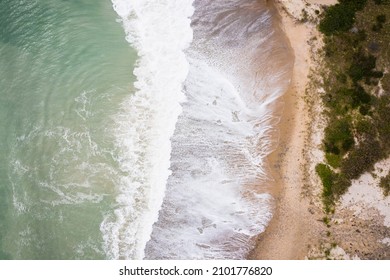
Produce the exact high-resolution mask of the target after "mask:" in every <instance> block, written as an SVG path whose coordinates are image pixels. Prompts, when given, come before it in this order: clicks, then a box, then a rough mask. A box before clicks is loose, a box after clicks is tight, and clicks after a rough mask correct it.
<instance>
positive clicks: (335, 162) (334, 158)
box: [325, 153, 341, 168]
mask: <svg viewBox="0 0 390 280" xmlns="http://www.w3.org/2000/svg"><path fill="white" fill-rule="evenodd" d="M325 158H326V162H327V163H328V164H329V165H330V166H332V167H333V168H339V167H340V163H341V156H340V155H335V154H331V153H327V154H325Z"/></svg>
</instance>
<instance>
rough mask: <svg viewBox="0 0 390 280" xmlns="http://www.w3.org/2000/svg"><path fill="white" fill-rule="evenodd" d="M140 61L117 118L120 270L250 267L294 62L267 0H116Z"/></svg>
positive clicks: (266, 209) (114, 224)
mask: <svg viewBox="0 0 390 280" xmlns="http://www.w3.org/2000/svg"><path fill="white" fill-rule="evenodd" d="M112 3H113V7H114V9H115V11H116V12H117V14H118V15H119V17H120V22H121V24H122V26H123V28H124V30H125V33H126V39H127V41H128V42H129V43H130V45H131V46H132V47H134V48H135V49H136V50H137V52H138V56H139V60H138V65H137V67H136V69H135V70H134V74H135V76H136V78H137V82H136V83H135V88H136V93H135V94H134V95H132V96H129V97H128V99H127V100H126V101H125V102H124V103H123V104H122V108H121V110H120V112H119V113H118V114H117V115H116V116H115V122H116V124H117V129H116V130H115V135H116V136H115V137H116V146H117V149H118V150H121V151H122V152H121V156H120V158H119V159H116V160H118V161H119V162H120V164H119V165H120V170H121V180H120V185H119V186H117V197H116V205H115V209H114V210H113V211H112V212H111V213H107V215H106V217H105V219H104V221H103V222H102V224H101V232H102V234H103V239H104V244H105V252H106V254H107V256H108V257H109V258H113V259H142V258H146V259H242V258H245V256H246V255H247V254H248V252H249V251H250V250H251V249H252V248H253V246H254V241H253V237H254V236H256V235H257V234H259V233H261V232H262V231H263V230H264V228H265V226H266V225H267V223H268V222H269V220H270V218H271V216H272V214H271V202H272V198H271V196H270V195H269V194H268V187H269V186H267V183H266V179H267V175H266V172H265V165H264V158H265V157H266V156H267V155H268V154H269V153H270V151H271V149H272V141H271V138H270V136H271V132H272V129H273V125H274V124H275V122H276V119H275V117H274V116H273V113H275V112H274V107H275V106H274V105H275V100H276V99H277V98H278V97H280V96H281V95H282V94H283V92H284V91H285V90H286V88H287V86H288V84H289V81H290V75H291V67H292V64H291V53H290V49H289V46H288V44H287V43H286V40H285V38H284V37H283V35H282V32H281V31H280V29H279V26H278V22H277V20H276V15H275V11H274V9H273V8H272V7H268V6H267V4H266V1H242V0H230V1H227V0H214V1H211V0H208V1H206V0H203V1H201V0H198V1H192V0H160V1H155V0H137V1H131V0H112Z"/></svg>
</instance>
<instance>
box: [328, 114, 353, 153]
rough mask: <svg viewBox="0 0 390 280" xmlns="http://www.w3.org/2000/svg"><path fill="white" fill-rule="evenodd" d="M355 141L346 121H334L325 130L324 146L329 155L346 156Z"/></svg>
mask: <svg viewBox="0 0 390 280" xmlns="http://www.w3.org/2000/svg"><path fill="white" fill-rule="evenodd" d="M354 143H355V141H354V139H353V135H352V132H351V128H350V124H349V122H348V121H347V120H346V119H341V120H332V121H331V123H329V125H328V127H327V128H326V129H325V139H324V146H325V151H326V152H327V153H332V154H335V155H338V154H345V153H346V152H347V151H349V150H350V148H351V147H352V146H353V145H354Z"/></svg>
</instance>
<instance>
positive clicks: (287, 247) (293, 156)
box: [249, 0, 390, 260]
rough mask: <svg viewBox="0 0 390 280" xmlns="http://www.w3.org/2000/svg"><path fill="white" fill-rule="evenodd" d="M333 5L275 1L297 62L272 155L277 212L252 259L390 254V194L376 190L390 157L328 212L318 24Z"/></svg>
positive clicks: (378, 256) (330, 0) (326, 1)
mask: <svg viewBox="0 0 390 280" xmlns="http://www.w3.org/2000/svg"><path fill="white" fill-rule="evenodd" d="M335 3H337V1H335V0H324V1H321V0H312V1H304V0H277V1H275V4H276V6H277V8H278V10H279V14H280V16H281V25H282V29H283V30H284V32H285V34H286V36H287V37H288V39H289V41H290V45H291V48H292V49H293V52H294V56H295V62H294V69H293V78H292V82H291V86H290V89H289V91H288V92H286V94H285V95H284V97H283V100H282V101H281V102H283V103H284V111H283V115H282V118H281V121H280V123H279V125H278V130H279V142H278V146H277V148H276V150H275V151H274V152H273V153H272V154H271V155H270V157H269V166H270V167H271V174H272V178H273V181H272V182H271V184H272V186H273V187H275V189H276V191H275V192H274V193H272V194H273V196H274V197H275V212H274V215H273V218H272V220H271V222H270V224H269V226H268V227H267V228H266V230H265V232H263V233H262V234H260V235H259V236H258V240H257V246H256V248H255V249H254V250H253V251H252V252H251V254H250V255H249V259H276V260H283V259H389V258H390V241H389V240H390V238H389V237H390V223H389V221H390V198H389V197H384V196H383V195H382V191H381V190H380V189H379V187H378V185H379V183H378V182H379V179H380V178H381V176H384V174H386V172H388V171H389V170H390V159H386V160H384V161H382V162H378V163H377V164H376V165H375V170H374V171H373V172H371V173H365V174H363V175H362V176H361V177H360V178H359V179H358V180H354V181H353V182H352V186H351V187H350V188H349V190H348V191H347V193H346V194H344V195H343V196H342V197H341V198H340V200H339V201H338V202H337V204H336V211H335V213H333V214H332V215H330V216H329V217H328V216H326V215H325V213H324V211H323V205H322V202H321V192H322V184H321V182H320V181H319V178H318V176H317V175H316V172H315V166H316V164H318V163H320V162H323V161H324V154H323V152H322V150H321V145H322V138H323V130H324V127H325V125H326V119H325V117H324V115H323V114H322V111H323V108H322V105H321V99H320V93H321V92H323V89H322V87H321V83H322V81H321V80H322V78H321V75H320V74H319V73H321V71H322V70H323V68H322V67H323V66H322V63H321V61H322V57H321V48H322V35H321V34H320V33H319V31H318V30H317V25H316V23H318V15H317V14H319V13H320V12H321V11H322V10H323V7H324V6H327V5H331V4H335ZM303 9H304V10H305V12H303ZM325 217H326V218H325Z"/></svg>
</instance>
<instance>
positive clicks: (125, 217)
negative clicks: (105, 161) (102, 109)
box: [101, 0, 193, 259]
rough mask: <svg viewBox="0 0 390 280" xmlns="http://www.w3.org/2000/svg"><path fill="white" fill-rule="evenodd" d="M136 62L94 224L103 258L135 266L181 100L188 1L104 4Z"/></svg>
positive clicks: (157, 203) (154, 214)
mask: <svg viewBox="0 0 390 280" xmlns="http://www.w3.org/2000/svg"><path fill="white" fill-rule="evenodd" d="M112 3H113V7H114V9H115V11H116V12H117V13H118V15H119V16H120V18H121V22H122V25H123V27H124V29H125V32H126V39H127V40H128V42H129V43H130V44H131V45H132V46H133V47H135V48H136V50H137V52H138V55H139V61H138V65H137V67H136V69H135V70H134V74H135V75H136V77H137V81H136V83H135V88H136V89H137V91H136V93H135V94H134V95H133V96H129V98H128V99H127V100H126V101H125V102H124V103H123V108H122V110H121V111H120V112H119V113H118V115H117V116H116V122H117V126H118V127H117V129H116V131H115V135H116V137H117V143H116V144H117V148H118V150H120V151H121V156H120V157H119V158H118V159H117V161H118V162H119V166H120V167H119V168H120V170H121V174H122V176H121V180H120V182H119V186H118V190H117V197H116V202H117V203H116V205H115V209H113V213H108V214H107V216H106V218H105V220H104V221H103V223H102V224H101V231H102V233H103V238H104V241H105V251H106V253H107V255H108V257H109V258H114V259H123V258H125V259H142V258H143V257H144V248H145V245H146V243H147V241H148V240H149V238H150V235H151V232H152V226H153V223H154V222H156V221H157V219H158V211H159V209H160V207H161V204H162V201H163V198H164V194H165V187H166V181H167V179H168V176H169V174H170V173H171V172H170V170H169V167H170V153H171V142H170V138H171V136H172V135H173V132H174V129H175V125H176V122H177V118H178V116H179V114H180V113H181V111H182V108H181V106H180V103H181V102H183V101H184V100H185V95H184V93H183V91H182V83H183V82H184V80H185V78H186V76H187V73H188V62H187V60H186V57H185V54H184V53H183V50H184V49H185V48H186V47H188V46H189V43H190V42H191V40H192V30H191V28H190V19H189V17H190V16H191V15H192V13H193V7H192V0H160V1H154V0H137V1H131V0H112Z"/></svg>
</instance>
